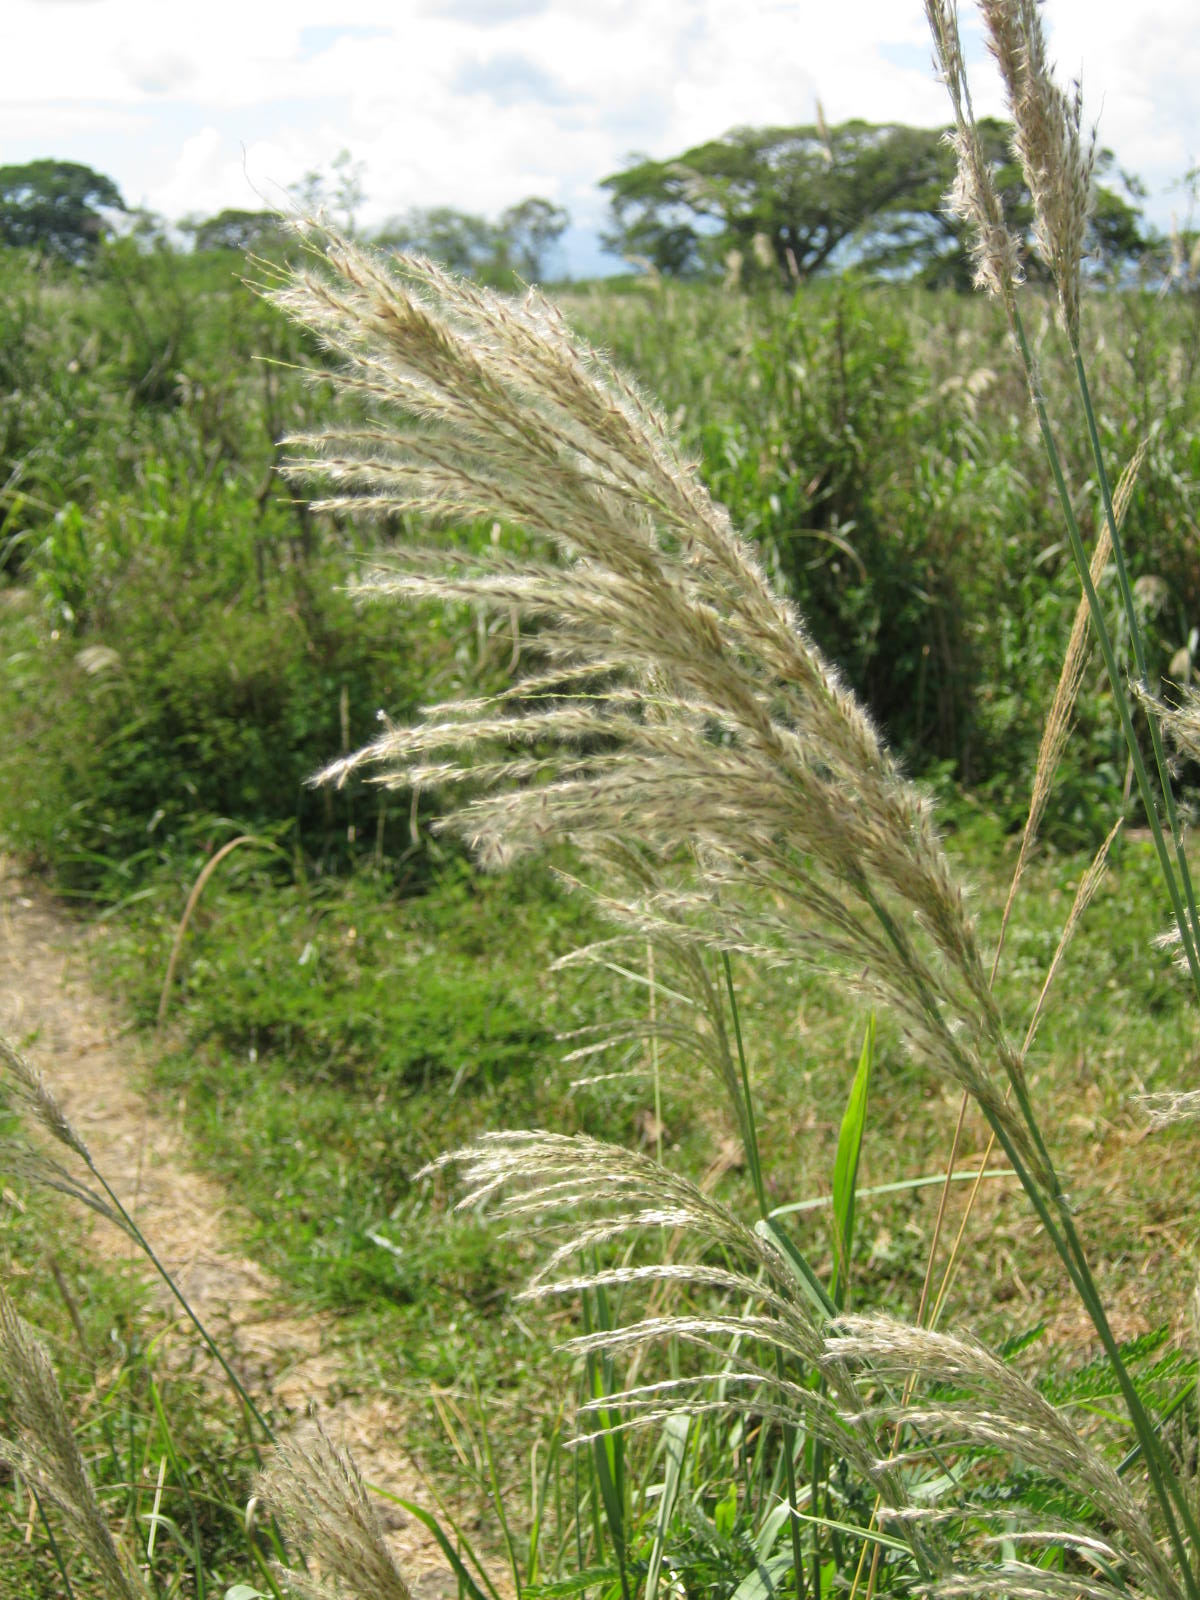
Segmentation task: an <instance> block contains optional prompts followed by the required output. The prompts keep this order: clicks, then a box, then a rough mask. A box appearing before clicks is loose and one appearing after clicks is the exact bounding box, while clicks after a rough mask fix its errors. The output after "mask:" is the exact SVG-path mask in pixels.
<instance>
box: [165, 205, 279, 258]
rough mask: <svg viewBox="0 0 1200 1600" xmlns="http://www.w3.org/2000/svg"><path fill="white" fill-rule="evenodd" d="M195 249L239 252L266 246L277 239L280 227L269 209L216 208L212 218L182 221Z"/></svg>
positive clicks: (277, 240) (247, 251) (241, 253)
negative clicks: (239, 209)
mask: <svg viewBox="0 0 1200 1600" xmlns="http://www.w3.org/2000/svg"><path fill="white" fill-rule="evenodd" d="M183 230H184V232H185V233H190V234H191V236H192V243H193V246H194V248H195V249H196V250H236V251H237V252H238V254H239V255H246V254H248V253H250V252H252V251H262V250H264V249H269V248H271V247H273V246H275V245H277V244H279V243H280V242H281V240H282V239H283V238H284V230H283V227H282V226H281V223H280V219H279V218H278V217H277V216H276V215H275V213H274V212H273V211H238V210H235V209H226V210H225V211H218V212H217V214H216V216H215V217H206V218H205V219H204V220H202V221H201V220H199V219H196V218H193V219H191V220H189V221H188V222H185V223H184V224H183Z"/></svg>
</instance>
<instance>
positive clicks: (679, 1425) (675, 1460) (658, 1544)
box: [645, 1414, 691, 1600]
mask: <svg viewBox="0 0 1200 1600" xmlns="http://www.w3.org/2000/svg"><path fill="white" fill-rule="evenodd" d="M690 1429H691V1419H690V1418H689V1417H685V1416H680V1415H678V1414H676V1415H675V1416H671V1417H668V1418H667V1420H666V1422H665V1423H664V1424H663V1451H664V1454H665V1455H666V1458H667V1461H666V1467H665V1469H664V1471H663V1483H662V1496H661V1498H660V1499H659V1502H658V1516H657V1518H656V1519H655V1523H654V1543H653V1544H652V1545H651V1547H650V1561H649V1564H648V1566H647V1568H646V1589H645V1600H656V1596H657V1594H658V1575H659V1573H660V1572H661V1570H662V1558H663V1548H664V1546H665V1544H666V1539H667V1531H668V1529H669V1528H670V1526H671V1518H672V1517H673V1516H674V1514H675V1502H676V1500H677V1499H678V1498H679V1485H680V1482H681V1480H682V1477H683V1459H684V1456H685V1455H686V1453H687V1442H688V1433H689V1431H690Z"/></svg>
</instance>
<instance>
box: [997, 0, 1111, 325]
mask: <svg viewBox="0 0 1200 1600" xmlns="http://www.w3.org/2000/svg"><path fill="white" fill-rule="evenodd" d="M980 10H981V12H982V14H983V19H984V23H985V25H986V27H987V30H988V34H989V48H990V49H991V52H992V54H993V55H994V56H995V58H996V61H997V64H998V65H999V67H1000V74H1001V77H1002V78H1003V79H1004V85H1005V91H1006V95H1007V99H1008V107H1009V111H1010V112H1011V114H1012V119H1013V127H1014V133H1013V150H1014V154H1015V155H1016V157H1017V159H1018V160H1019V161H1020V163H1021V168H1022V170H1023V172H1024V174H1025V182H1026V184H1027V185H1028V187H1029V193H1030V195H1031V197H1032V199H1033V210H1034V236H1035V240H1036V243H1037V248H1038V253H1039V254H1040V255H1041V257H1042V259H1043V261H1044V262H1045V263H1046V265H1047V267H1049V269H1050V273H1051V276H1052V277H1053V279H1054V283H1055V287H1056V288H1057V289H1058V296H1059V304H1060V306H1061V308H1062V313H1063V320H1064V322H1065V324H1066V328H1067V332H1068V334H1069V336H1070V338H1071V340H1072V342H1074V341H1075V340H1076V339H1077V337H1078V333H1079V275H1080V263H1081V262H1082V259H1083V251H1084V238H1085V234H1086V232H1087V224H1088V218H1089V216H1090V215H1091V208H1092V171H1093V168H1094V166H1095V160H1096V138H1095V132H1094V131H1093V133H1092V134H1091V136H1090V137H1088V138H1086V139H1085V138H1084V136H1083V133H1082V117H1083V104H1082V96H1081V93H1080V90H1079V86H1078V85H1076V87H1075V92H1074V94H1072V95H1068V94H1066V93H1065V92H1064V91H1063V90H1062V89H1061V88H1060V87H1059V86H1058V84H1056V83H1055V81H1054V77H1053V73H1052V71H1051V68H1050V65H1049V62H1048V60H1047V55H1046V38H1045V32H1044V30H1043V27H1042V18H1041V13H1040V9H1039V5H1038V0H980Z"/></svg>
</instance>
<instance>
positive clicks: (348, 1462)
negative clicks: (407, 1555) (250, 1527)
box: [257, 1421, 412, 1600]
mask: <svg viewBox="0 0 1200 1600" xmlns="http://www.w3.org/2000/svg"><path fill="white" fill-rule="evenodd" d="M257 1492H258V1494H259V1496H260V1497H261V1498H262V1500H263V1501H264V1502H265V1503H266V1504H267V1505H268V1506H269V1507H270V1509H271V1511H272V1512H274V1514H275V1516H276V1517H277V1518H278V1521H279V1524H280V1526H281V1528H282V1529H283V1531H284V1534H285V1535H286V1537H287V1538H288V1540H289V1541H290V1542H291V1543H292V1544H294V1545H295V1546H296V1548H297V1549H300V1550H303V1551H304V1554H305V1558H306V1560H308V1561H311V1562H312V1563H313V1564H314V1566H315V1567H316V1568H317V1572H316V1573H313V1572H309V1571H303V1572H300V1571H295V1570H293V1569H291V1568H288V1567H285V1566H283V1565H282V1564H276V1568H277V1572H278V1574H279V1576H280V1578H281V1579H282V1580H283V1581H284V1582H285V1583H286V1585H287V1589H288V1593H289V1594H293V1595H297V1596H301V1597H303V1600H340V1597H343V1596H348V1595H353V1596H356V1597H359V1600H412V1591H411V1590H410V1588H409V1586H408V1583H407V1581H406V1580H405V1578H404V1576H403V1575H402V1573H401V1572H400V1569H399V1568H398V1567H397V1566H396V1563H395V1562H394V1561H393V1560H392V1556H391V1552H390V1551H389V1550H388V1547H387V1541H386V1539H385V1538H384V1535H383V1529H382V1528H381V1526H380V1524H379V1519H378V1517H376V1515H375V1513H374V1511H373V1510H372V1508H371V1503H370V1501H369V1500H368V1498H367V1491H366V1488H365V1486H364V1484H363V1481H362V1478H361V1477H360V1476H359V1473H358V1468H357V1467H356V1466H355V1465H354V1462H353V1460H352V1459H351V1457H350V1455H349V1454H348V1452H346V1451H344V1450H339V1449H338V1448H337V1447H336V1446H335V1445H334V1443H333V1442H332V1440H331V1439H330V1438H329V1436H328V1434H327V1433H326V1432H325V1430H324V1429H323V1428H322V1427H321V1425H320V1424H319V1423H317V1422H315V1421H314V1422H313V1423H312V1424H311V1425H310V1426H309V1427H307V1428H305V1429H304V1430H303V1431H302V1432H301V1433H299V1434H296V1435H295V1436H293V1437H292V1438H290V1439H286V1440H284V1441H283V1442H282V1443H280V1444H279V1445H278V1446H277V1447H276V1450H275V1455H274V1458H273V1460H272V1462H271V1465H270V1466H269V1467H268V1469H267V1470H266V1472H264V1473H263V1474H262V1475H261V1476H260V1478H259V1481H258V1489H257ZM322 1572H327V1573H328V1574H329V1576H328V1578H326V1577H324V1576H322V1575H321V1574H322Z"/></svg>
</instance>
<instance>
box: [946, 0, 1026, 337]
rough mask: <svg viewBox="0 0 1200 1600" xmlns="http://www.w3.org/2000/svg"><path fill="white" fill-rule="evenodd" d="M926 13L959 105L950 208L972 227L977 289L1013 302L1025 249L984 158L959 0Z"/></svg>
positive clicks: (954, 101)
mask: <svg viewBox="0 0 1200 1600" xmlns="http://www.w3.org/2000/svg"><path fill="white" fill-rule="evenodd" d="M925 16H926V20H927V21H928V23H929V30H930V32H931V33H932V35H933V43H934V53H935V56H936V64H937V67H938V70H939V72H940V74H941V78H942V82H943V83H944V84H945V85H946V89H947V91H948V92H949V95H950V101H951V104H952V105H953V107H954V123H955V127H954V132H953V133H952V134H951V135H949V142H950V144H951V146H952V148H953V150H954V153H955V155H956V157H957V165H956V169H955V179H954V187H953V188H952V189H951V191H950V194H949V195H948V196H947V206H948V209H949V210H950V212H951V214H952V215H954V216H956V217H960V218H961V219H962V220H963V221H964V222H966V223H967V224H968V226H969V227H970V229H971V246H970V249H971V260H972V262H973V263H974V266H975V287H976V288H977V289H983V290H985V291H986V292H987V293H988V294H994V295H998V296H999V297H1000V298H1001V299H1003V300H1004V301H1005V303H1006V305H1010V306H1011V302H1012V297H1013V295H1014V294H1015V292H1016V289H1017V286H1018V285H1019V284H1020V283H1021V282H1022V281H1023V279H1024V271H1023V268H1022V266H1021V247H1020V244H1019V243H1018V241H1017V238H1016V235H1015V234H1014V233H1013V232H1012V230H1011V229H1010V228H1009V227H1008V225H1007V223H1006V222H1005V220H1004V208H1003V206H1002V204H1001V202H1000V196H999V194H998V193H997V192H996V186H995V184H994V183H993V182H992V175H991V171H990V169H989V167H988V164H987V161H986V160H985V159H984V154H983V146H982V144H981V142H980V138H979V129H978V127H977V126H976V123H975V113H974V111H973V109H972V106H971V91H970V86H969V85H968V83H967V75H966V69H965V66H964V64H963V55H962V40H961V37H960V35H959V31H958V13H957V8H956V6H955V4H954V3H953V0H925Z"/></svg>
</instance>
